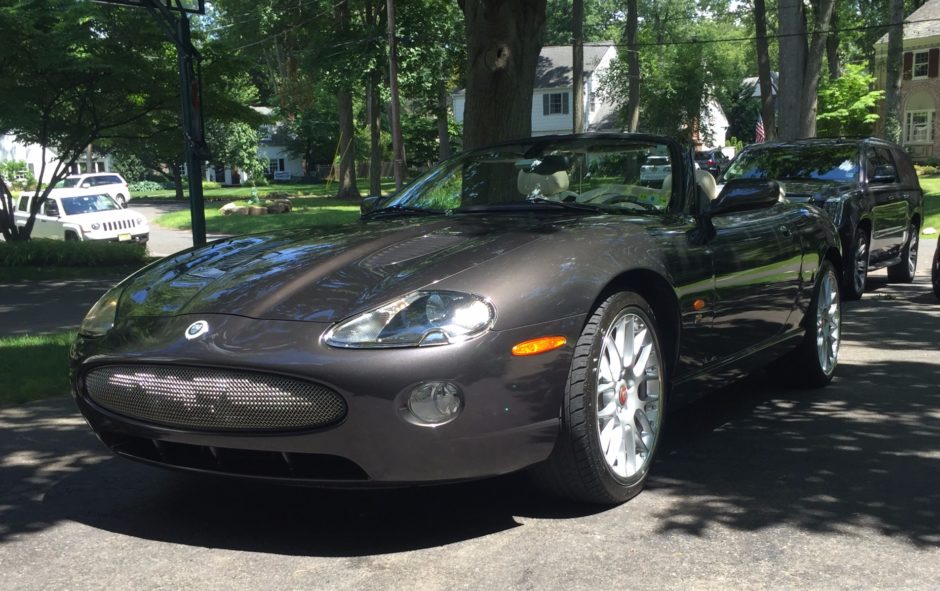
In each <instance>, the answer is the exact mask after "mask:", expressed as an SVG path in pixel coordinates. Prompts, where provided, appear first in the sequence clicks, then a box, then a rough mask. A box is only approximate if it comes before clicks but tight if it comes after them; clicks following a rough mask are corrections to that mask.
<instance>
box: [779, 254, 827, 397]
mask: <svg viewBox="0 0 940 591" xmlns="http://www.w3.org/2000/svg"><path fill="white" fill-rule="evenodd" d="M804 326H805V327H806V334H805V335H804V336H803V340H802V342H801V343H800V345H799V347H798V348H797V349H796V350H795V351H793V352H792V353H790V354H789V355H788V356H786V357H784V358H783V359H781V360H780V361H779V362H778V363H777V364H776V366H775V367H774V369H775V370H776V373H777V375H779V376H780V377H782V378H783V379H784V380H786V381H787V382H789V383H791V384H793V385H796V386H803V387H807V388H820V387H822V386H825V385H826V384H828V383H829V382H830V381H831V380H832V375H833V373H835V370H836V366H837V365H838V364H839V347H840V345H841V344H842V301H841V297H840V293H839V278H838V276H837V275H836V271H835V268H834V267H833V266H832V263H830V262H829V261H824V262H823V264H822V265H821V266H820V267H819V272H818V273H817V275H816V285H815V287H814V288H813V299H812V301H811V303H810V307H809V310H808V311H807V313H806V317H805V319H804Z"/></svg>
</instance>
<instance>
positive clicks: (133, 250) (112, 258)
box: [0, 239, 147, 267]
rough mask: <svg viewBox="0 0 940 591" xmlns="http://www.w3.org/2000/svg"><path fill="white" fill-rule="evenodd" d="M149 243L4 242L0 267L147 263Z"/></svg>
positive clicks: (99, 265)
mask: <svg viewBox="0 0 940 591" xmlns="http://www.w3.org/2000/svg"><path fill="white" fill-rule="evenodd" d="M146 257H147V247H146V246H144V245H142V244H133V243H127V244H123V243H115V242H95V241H87V242H77V241H63V240H47V239H36V240H27V241H24V242H0V267H117V266H123V265H140V266H143V264H144V262H145V260H146Z"/></svg>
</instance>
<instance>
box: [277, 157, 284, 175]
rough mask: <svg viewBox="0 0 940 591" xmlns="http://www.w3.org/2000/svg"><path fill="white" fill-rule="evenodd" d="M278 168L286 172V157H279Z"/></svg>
mask: <svg viewBox="0 0 940 591" xmlns="http://www.w3.org/2000/svg"><path fill="white" fill-rule="evenodd" d="M277 169H278V170H279V171H281V172H284V159H283V158H278V159H277Z"/></svg>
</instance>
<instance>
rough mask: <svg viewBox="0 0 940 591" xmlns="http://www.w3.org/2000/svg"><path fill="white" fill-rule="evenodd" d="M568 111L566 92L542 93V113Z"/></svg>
mask: <svg viewBox="0 0 940 591" xmlns="http://www.w3.org/2000/svg"><path fill="white" fill-rule="evenodd" d="M568 112H569V111H568V93H567V92H556V93H552V94H543V95H542V114H543V115H567V114H568Z"/></svg>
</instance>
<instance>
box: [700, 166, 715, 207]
mask: <svg viewBox="0 0 940 591" xmlns="http://www.w3.org/2000/svg"><path fill="white" fill-rule="evenodd" d="M695 183H696V184H697V185H698V186H699V187H701V188H702V193H704V194H705V196H706V197H708V200H709V201H714V200H715V198H716V197H718V185H717V183H715V177H713V176H712V173H710V172H708V171H707V170H701V169H696V170H695Z"/></svg>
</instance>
